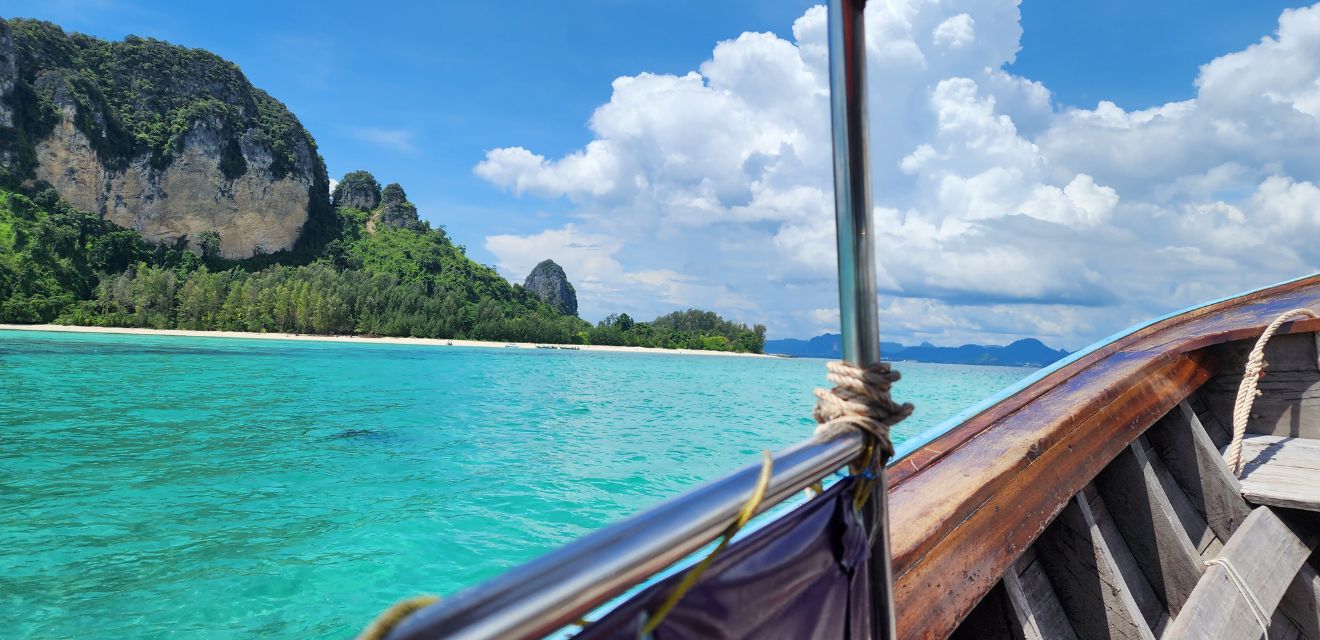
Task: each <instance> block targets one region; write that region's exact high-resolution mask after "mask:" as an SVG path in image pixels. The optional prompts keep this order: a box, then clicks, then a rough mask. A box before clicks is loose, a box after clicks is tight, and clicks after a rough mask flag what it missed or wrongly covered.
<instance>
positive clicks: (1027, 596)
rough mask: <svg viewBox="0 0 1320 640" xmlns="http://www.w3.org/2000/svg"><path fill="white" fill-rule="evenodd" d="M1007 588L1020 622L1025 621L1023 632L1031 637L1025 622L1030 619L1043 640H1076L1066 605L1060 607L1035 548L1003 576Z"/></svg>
mask: <svg viewBox="0 0 1320 640" xmlns="http://www.w3.org/2000/svg"><path fill="white" fill-rule="evenodd" d="M1014 584H1016V588H1014V586H1013V585H1014ZM1004 585H1005V590H1006V592H1007V593H1008V596H1009V599H1010V602H1011V603H1012V605H1013V607H1014V610H1015V611H1016V612H1017V618H1018V620H1020V621H1023V632H1024V633H1025V634H1027V635H1028V637H1030V633H1031V631H1030V630H1029V629H1028V628H1027V624H1026V621H1028V620H1030V621H1031V623H1032V624H1033V625H1034V626H1035V632H1036V633H1038V634H1039V637H1040V638H1041V639H1042V640H1053V639H1054V638H1060V639H1061V640H1077V632H1076V631H1074V630H1073V628H1072V623H1071V622H1069V621H1068V614H1066V613H1064V611H1063V605H1061V604H1059V597H1058V595H1056V594H1055V592H1054V585H1052V584H1050V579H1049V578H1048V577H1047V576H1046V575H1045V570H1044V569H1042V568H1041V567H1040V563H1039V562H1037V561H1036V549H1035V548H1034V547H1032V548H1028V549H1027V552H1026V553H1024V554H1022V557H1021V558H1019V559H1018V562H1017V563H1015V564H1014V566H1013V567H1012V568H1010V569H1009V570H1008V571H1006V572H1005V573H1004Z"/></svg>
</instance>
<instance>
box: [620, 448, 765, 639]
mask: <svg viewBox="0 0 1320 640" xmlns="http://www.w3.org/2000/svg"><path fill="white" fill-rule="evenodd" d="M761 456H762V458H761V475H760V477H758V478H757V479H756V488H754V489H753V490H752V495H751V497H749V498H748V499H747V502H746V503H744V504H743V508H742V510H740V511H739V512H738V516H737V517H736V518H734V519H733V522H731V523H729V526H728V528H727V529H725V530H724V535H723V536H722V537H721V538H720V543H719V544H717V545H715V548H714V549H711V551H710V553H708V554H706V557H705V558H702V559H701V562H698V563H697V564H696V565H695V566H693V567H692V568H691V569H688V572H687V575H685V576H683V580H682V581H680V582H679V583H678V586H676V587H674V590H673V591H670V592H669V595H668V596H666V597H665V600H664V602H661V603H660V606H659V607H656V610H655V612H654V613H653V614H651V616H650V618H649V619H647V621H646V624H645V625H643V626H642V631H641V637H643V638H648V637H650V635H651V632H653V631H655V630H656V628H657V627H659V626H660V623H661V622H663V621H664V619H665V616H668V615H669V612H670V611H673V610H674V606H675V605H677V604H678V601H679V600H682V599H683V596H685V595H687V592H688V591H689V590H691V589H692V587H693V586H694V585H696V584H697V580H699V579H700V578H701V574H703V573H705V572H706V569H707V568H709V567H710V564H711V563H712V562H714V561H715V556H718V555H719V554H720V552H721V551H724V548H725V547H727V546H729V542H730V541H732V540H733V536H734V535H735V534H737V533H738V530H739V529H742V528H743V525H745V524H747V521H748V520H751V519H752V516H754V515H756V509H757V508H758V507H760V506H761V501H762V500H764V499H765V492H766V491H767V490H768V489H769V488H770V477H771V475H773V471H774V458H772V457H770V452H769V451H763V452H761Z"/></svg>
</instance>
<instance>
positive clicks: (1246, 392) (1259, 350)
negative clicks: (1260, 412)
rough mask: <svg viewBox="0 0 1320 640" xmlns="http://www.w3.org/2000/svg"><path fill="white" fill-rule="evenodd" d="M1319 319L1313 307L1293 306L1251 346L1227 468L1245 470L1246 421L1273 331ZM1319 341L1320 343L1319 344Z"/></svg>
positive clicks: (1235, 404) (1235, 471)
mask: <svg viewBox="0 0 1320 640" xmlns="http://www.w3.org/2000/svg"><path fill="white" fill-rule="evenodd" d="M1303 317H1305V318H1316V317H1320V316H1317V315H1316V313H1315V312H1314V311H1311V310H1310V309H1293V310H1292V311H1288V312H1286V313H1284V314H1283V315H1281V316H1279V317H1277V318H1275V319H1274V322H1271V323H1270V326H1268V327H1265V332H1264V333H1262V334H1260V338H1259V339H1258V340H1256V346H1255V347H1253V348H1252V349H1251V355H1249V356H1247V366H1246V370H1245V371H1243V373H1242V385H1241V386H1239V387H1238V393H1237V400H1235V401H1234V402H1233V441H1232V442H1230V443H1229V445H1228V455H1227V458H1226V461H1227V462H1228V468H1229V469H1231V470H1232V471H1233V475H1235V476H1236V475H1239V474H1241V473H1242V470H1241V469H1240V467H1241V466H1242V437H1243V436H1245V435H1246V433H1247V420H1248V419H1249V418H1250V417H1251V405H1252V404H1253V403H1255V401H1256V396H1259V395H1260V391H1258V390H1257V389H1256V385H1258V384H1259V383H1260V377H1261V374H1262V373H1264V371H1265V367H1266V366H1268V365H1267V364H1266V362H1265V344H1266V343H1267V342H1269V341H1270V338H1273V337H1274V333H1275V332H1276V331H1278V330H1279V327H1281V326H1283V323H1285V322H1288V321H1289V320H1293V319H1295V318H1303ZM1317 344H1320V343H1317Z"/></svg>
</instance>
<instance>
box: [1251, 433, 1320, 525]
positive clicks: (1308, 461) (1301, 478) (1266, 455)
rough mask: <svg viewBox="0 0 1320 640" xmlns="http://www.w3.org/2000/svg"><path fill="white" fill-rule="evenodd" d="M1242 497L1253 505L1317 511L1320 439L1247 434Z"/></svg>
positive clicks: (1319, 496) (1319, 487)
mask: <svg viewBox="0 0 1320 640" xmlns="http://www.w3.org/2000/svg"><path fill="white" fill-rule="evenodd" d="M1242 460H1243V464H1242V479H1241V483H1242V497H1244V498H1246V499H1247V500H1249V501H1251V502H1254V503H1256V504H1265V505H1270V506H1274V507H1289V508H1293V509H1305V510H1307V511H1320V442H1317V441H1315V440H1307V439H1300V438H1285V437H1279V436H1265V435H1249V436H1247V437H1245V438H1243V439H1242Z"/></svg>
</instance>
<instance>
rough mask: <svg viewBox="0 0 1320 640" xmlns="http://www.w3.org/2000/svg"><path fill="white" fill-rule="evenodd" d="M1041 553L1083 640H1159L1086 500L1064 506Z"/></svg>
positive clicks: (1042, 542)
mask: <svg viewBox="0 0 1320 640" xmlns="http://www.w3.org/2000/svg"><path fill="white" fill-rule="evenodd" d="M1036 553H1037V558H1038V562H1040V564H1041V567H1042V568H1044V570H1045V574H1046V575H1047V576H1049V579H1050V584H1052V585H1053V586H1054V590H1055V593H1056V594H1057V595H1058V598H1059V603H1060V604H1062V605H1063V610H1064V611H1065V612H1066V613H1067V615H1068V620H1069V621H1070V622H1072V627H1073V629H1074V630H1075V631H1076V632H1077V637H1078V638H1079V639H1080V640H1100V639H1105V638H1125V639H1133V640H1135V639H1141V638H1146V639H1152V640H1153V638H1154V635H1153V634H1152V633H1151V630H1150V628H1149V627H1147V625H1146V622H1145V619H1144V617H1143V616H1142V613H1141V609H1140V607H1139V605H1138V604H1137V602H1136V599H1135V598H1134V596H1133V594H1132V590H1131V588H1130V587H1129V586H1128V584H1127V582H1126V581H1125V580H1124V576H1123V574H1122V573H1121V572H1120V571H1119V567H1118V564H1117V562H1116V561H1115V559H1114V554H1113V552H1112V551H1111V550H1110V548H1109V545H1108V544H1106V542H1105V539H1104V537H1103V536H1102V535H1101V533H1100V529H1099V527H1098V526H1097V524H1096V522H1095V518H1094V517H1093V516H1092V514H1091V510H1090V507H1089V505H1087V503H1086V500H1085V499H1084V498H1083V497H1082V496H1077V497H1076V498H1074V499H1073V500H1071V501H1069V503H1068V506H1066V507H1064V509H1063V512H1062V513H1060V514H1059V517H1058V518H1056V519H1055V520H1054V522H1053V524H1051V525H1050V527H1049V528H1048V529H1047V530H1046V531H1045V533H1044V534H1043V535H1042V536H1041V537H1040V540H1039V541H1037V542H1036ZM1147 588H1149V587H1147Z"/></svg>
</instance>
